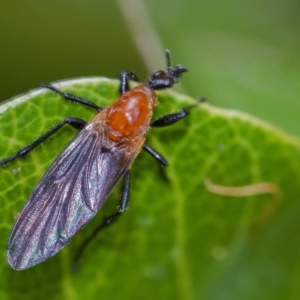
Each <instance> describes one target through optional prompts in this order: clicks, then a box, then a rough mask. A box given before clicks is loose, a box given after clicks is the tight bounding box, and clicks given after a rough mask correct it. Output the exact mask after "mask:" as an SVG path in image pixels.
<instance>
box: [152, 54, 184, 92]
mask: <svg viewBox="0 0 300 300" xmlns="http://www.w3.org/2000/svg"><path fill="white" fill-rule="evenodd" d="M165 55H166V61H167V71H164V70H158V71H155V72H154V73H152V75H151V76H150V79H149V81H148V83H147V85H148V86H150V87H151V88H152V89H154V90H161V89H166V88H170V87H172V86H173V85H174V84H175V83H176V82H178V81H179V78H180V76H181V74H182V73H185V72H187V69H186V68H184V67H183V66H181V65H177V66H175V67H174V68H172V67H171V53H170V51H169V50H166V51H165Z"/></svg>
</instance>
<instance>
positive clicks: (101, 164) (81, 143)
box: [0, 51, 190, 270]
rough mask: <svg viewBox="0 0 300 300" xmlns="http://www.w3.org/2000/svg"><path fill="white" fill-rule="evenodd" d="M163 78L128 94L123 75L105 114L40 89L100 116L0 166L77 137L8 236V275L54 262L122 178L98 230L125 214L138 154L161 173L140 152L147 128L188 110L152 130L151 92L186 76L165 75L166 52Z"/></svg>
mask: <svg viewBox="0 0 300 300" xmlns="http://www.w3.org/2000/svg"><path fill="white" fill-rule="evenodd" d="M166 58H167V70H166V71H163V70H159V71H156V72H154V73H153V74H152V75H151V77H150V80H149V82H148V83H146V84H142V85H139V86H137V87H135V88H133V89H131V90H129V84H128V81H129V79H133V80H136V79H137V78H136V75H135V74H134V73H132V72H123V73H122V74H121V83H120V93H121V96H120V98H119V99H117V100H116V101H115V102H114V103H113V104H112V105H111V106H110V107H108V108H106V109H103V108H101V107H98V106H97V105H96V104H94V103H92V102H90V101H88V100H86V99H82V98H79V97H76V96H74V95H71V94H69V93H65V92H62V91H60V90H58V89H57V88H56V87H54V86H53V85H45V87H46V88H48V89H51V90H53V91H54V92H56V93H58V94H60V95H62V96H63V97H64V98H65V99H68V100H71V101H74V102H79V103H81V104H83V105H86V106H89V107H92V108H94V109H96V110H97V111H98V114H97V115H96V117H95V118H94V119H93V120H92V122H90V123H86V122H85V121H83V120H81V119H77V118H72V117H69V118H66V119H65V120H63V121H62V122H60V123H59V124H57V125H56V126H54V127H53V128H51V129H50V130H49V131H48V132H46V133H45V134H44V135H42V136H41V137H39V138H38V139H37V140H35V141H34V142H33V143H31V144H30V145H28V146H26V147H24V148H23V149H21V150H20V151H19V152H17V153H16V154H15V155H13V156H11V157H8V158H6V159H4V160H2V161H0V166H2V165H5V164H8V163H10V162H11V161H13V160H15V159H17V158H20V157H23V156H25V155H27V154H28V153H29V152H30V151H31V150H32V149H34V148H35V147H36V146H37V145H38V144H40V143H41V142H42V141H44V140H45V139H47V138H48V137H49V136H51V135H52V134H53V133H55V132H56V131H57V130H58V129H60V128H61V127H62V126H63V125H65V124H70V125H72V126H74V127H75V128H77V129H79V130H80V132H79V134H78V135H77V136H76V137H75V138H74V139H73V141H71V143H70V144H69V145H68V146H67V147H66V149H65V150H64V151H63V152H62V153H61V154H60V155H59V156H58V158H57V159H56V160H55V161H54V162H53V164H52V165H51V166H50V168H49V170H48V171H47V172H46V174H45V175H44V177H43V178H42V179H41V181H40V182H39V184H38V185H37V187H36V188H35V189H34V191H33V193H32V195H31V196H30V199H29V200H28V202H27V204H26V205H25V207H24V208H23V210H22V212H21V213H20V215H19V217H18V219H17V221H16V223H15V225H14V228H13V230H12V233H11V236H10V239H9V242H8V252H7V258H8V262H9V264H10V265H11V266H12V268H14V269H17V270H21V269H26V268H29V267H31V266H34V265H36V264H38V263H40V262H42V261H44V260H46V259H47V258H49V257H51V256H53V255H54V254H56V253H57V252H58V251H59V250H60V249H61V248H62V247H64V245H65V244H66V243H68V242H69V241H70V239H71V238H72V236H73V235H75V233H76V232H77V231H78V230H79V229H80V228H81V227H82V226H83V225H84V224H85V223H86V222H88V221H89V220H90V219H92V218H93V217H94V215H95V214H96V213H97V211H98V210H99V209H100V208H101V206H102V205H103V204H104V202H105V199H106V197H107V196H108V195H109V193H110V192H111V190H112V188H113V187H114V185H115V184H116V183H117V181H118V180H119V179H120V177H122V176H123V177H124V182H123V189H122V193H121V197H120V202H119V207H118V211H117V212H116V213H115V214H113V215H112V216H110V217H108V218H106V219H105V220H104V223H103V224H102V225H101V226H99V229H102V228H104V227H105V226H107V225H109V224H111V223H112V222H113V221H115V220H116V219H117V218H118V217H119V216H120V215H121V214H122V213H123V212H124V211H125V209H126V207H127V203H128V198H129V169H130V167H131V164H132V162H133V161H134V159H135V158H136V156H137V155H138V154H139V152H140V151H141V149H145V150H146V151H147V152H149V153H150V154H151V155H152V156H153V157H154V158H156V159H157V160H158V161H159V162H160V164H161V165H163V166H166V165H167V161H166V159H165V158H164V157H163V156H162V155H161V154H159V153H158V152H156V151H155V150H154V149H152V148H151V147H150V146H149V145H146V144H144V142H145V135H146V132H147V131H148V129H149V128H150V126H167V125H170V124H173V123H175V122H177V121H179V120H180V119H182V118H184V117H185V116H186V115H187V114H188V112H189V109H190V108H189V107H188V108H185V109H183V110H181V111H179V112H177V113H174V114H169V115H166V116H163V117H161V118H159V119H157V120H154V121H153V122H151V117H152V112H153V109H154V106H155V104H156V95H155V90H159V89H164V88H169V87H172V86H173V85H174V84H175V83H176V82H178V80H179V77H180V76H181V75H182V73H184V72H186V71H187V70H186V69H185V68H184V67H182V66H180V65H178V66H176V67H175V68H172V67H171V64H170V54H169V52H168V51H166Z"/></svg>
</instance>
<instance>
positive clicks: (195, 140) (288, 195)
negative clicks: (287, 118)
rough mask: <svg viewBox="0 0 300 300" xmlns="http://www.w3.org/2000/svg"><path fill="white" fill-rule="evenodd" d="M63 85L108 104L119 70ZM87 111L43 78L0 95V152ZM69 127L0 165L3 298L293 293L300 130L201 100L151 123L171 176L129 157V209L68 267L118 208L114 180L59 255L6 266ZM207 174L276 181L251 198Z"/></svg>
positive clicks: (163, 102)
mask: <svg viewBox="0 0 300 300" xmlns="http://www.w3.org/2000/svg"><path fill="white" fill-rule="evenodd" d="M59 86H60V87H61V88H63V89H66V90H68V91H69V92H72V93H74V94H76V95H77V96H81V97H84V98H86V99H89V100H91V101H94V102H96V103H98V104H99V105H103V106H106V105H108V104H109V103H111V102H112V101H113V99H115V98H116V97H117V90H118V81H113V80H108V79H104V78H83V79H78V80H70V81H64V82H60V83H59ZM159 102H160V103H159V105H157V107H156V112H155V116H160V115H162V114H165V113H168V112H174V111H177V110H179V109H180V108H182V107H184V106H186V105H189V104H191V103H195V100H193V99H191V98H189V97H187V96H183V95H179V94H176V93H174V92H171V91H164V92H161V93H159ZM94 115H95V113H94V111H92V110H91V109H88V108H84V107H82V106H81V105H79V104H73V103H68V102H66V101H64V100H61V97H60V96H58V95H56V94H54V93H53V92H51V91H46V90H43V89H38V90H34V91H32V92H30V93H27V94H25V95H23V96H19V97H17V98H15V99H12V100H11V101H9V102H7V103H5V104H3V105H2V106H0V159H3V158H5V157H7V156H10V155H13V154H14V153H15V152H16V151H17V150H18V149H20V148H21V147H23V146H24V145H27V144H28V143H30V142H31V141H33V140H34V139H35V138H36V137H38V136H39V135H40V134H42V133H43V132H45V131H46V130H47V129H48V128H49V127H51V126H53V125H54V124H56V123H57V122H58V121H60V120H62V119H63V118H64V117H66V116H75V117H80V118H83V119H85V120H89V119H91V118H92V117H93V116H94ZM75 134H76V132H75V130H73V129H72V128H69V127H67V126H66V127H65V128H63V129H62V130H60V131H59V132H58V133H57V134H55V136H53V137H52V138H50V139H49V141H46V142H44V143H43V145H42V146H40V147H38V149H36V150H34V151H33V152H32V153H30V155H28V157H26V159H23V160H18V161H15V162H13V163H11V164H9V165H7V166H5V167H2V168H1V169H0V183H1V189H0V203H1V206H0V207H1V209H0V213H1V218H0V220H1V221H0V230H1V233H0V236H1V239H0V249H2V250H0V251H1V253H2V256H1V260H0V272H1V282H0V298H1V299H98V298H99V297H101V299H122V300H125V299H143V300H144V299H155V298H158V299H185V300H186V299H222V300H223V299H264V300H266V299H283V298H285V299H298V297H299V294H300V291H299V290H300V288H299V283H298V280H297V278H298V276H299V265H298V264H299V263H300V261H299V258H298V257H299V255H298V254H299V250H300V239H299V237H298V235H299V234H298V233H299V229H300V218H299V214H300V201H299V195H300V175H299V170H300V141H299V140H298V139H297V138H294V137H291V136H289V135H287V134H285V133H284V132H282V131H280V130H278V129H277V128H275V127H273V126H271V125H269V124H267V123H264V122H262V121H259V120H257V119H255V118H252V117H251V116H248V115H245V114H242V113H239V112H236V111H232V110H223V109H218V108H215V107H213V106H211V105H209V104H205V103H204V104H199V105H197V107H196V108H195V109H194V110H192V111H191V113H190V116H189V117H188V118H186V119H184V120H182V121H181V122H179V123H177V124H175V125H173V126H170V127H168V128H155V129H152V130H151V131H150V132H149V134H148V138H147V139H148V140H147V142H148V143H149V144H150V145H152V146H153V147H155V148H156V149H157V150H158V151H159V152H161V153H163V154H164V155H165V156H166V158H168V160H169V162H170V166H169V167H168V168H167V170H166V174H167V177H168V180H166V178H165V177H164V176H163V174H162V172H161V169H160V167H159V166H158V164H156V163H155V162H153V159H152V158H151V157H150V156H149V155H148V154H147V153H146V154H145V153H143V152H142V153H141V154H140V155H139V157H138V158H137V159H136V161H135V163H134V164H133V167H132V189H131V199H130V207H129V209H128V210H127V212H126V213H125V214H124V216H122V218H120V220H119V221H118V222H117V223H116V224H114V225H113V226H112V227H110V228H108V229H107V230H105V231H103V232H101V234H99V235H98V236H97V237H95V239H94V240H93V241H92V242H91V244H89V245H88V247H87V248H86V250H85V252H84V253H83V255H82V256H81V258H80V261H79V262H78V264H77V266H76V268H74V265H73V258H74V256H75V255H76V253H77V251H78V249H79V247H80V245H81V242H82V241H83V240H84V239H85V238H86V237H87V236H88V235H89V234H90V233H91V232H92V231H93V228H95V227H96V226H97V225H98V224H99V222H100V221H101V220H102V219H103V217H104V216H107V215H108V214H110V213H112V212H114V210H115V208H116V206H117V202H118V194H119V187H120V186H119V185H118V186H117V187H116V188H115V190H114V192H113V193H112V194H111V195H110V196H109V197H108V198H109V199H108V200H109V201H108V202H107V204H106V205H105V206H104V208H103V209H102V210H101V211H100V212H99V213H98V214H97V217H96V218H95V219H94V220H92V221H91V222H90V223H89V224H88V225H87V226H86V227H85V228H84V229H83V230H81V231H80V232H78V234H77V235H76V236H75V238H74V239H73V240H72V242H71V243H70V244H69V245H67V246H66V247H65V248H64V249H63V250H62V251H61V252H60V253H59V254H58V255H56V256H54V257H53V258H51V259H49V260H47V261H46V262H44V263H42V264H40V265H38V266H35V267H33V268H31V269H28V270H25V271H21V272H18V271H14V270H12V269H11V268H10V267H9V266H8V265H7V262H6V260H5V247H6V243H7V239H8V236H9V232H10V230H11V228H12V226H13V223H14V218H15V217H16V215H17V214H18V212H19V211H20V210H21V208H22V207H23V205H24V204H25V203H26V199H28V197H29V195H30V193H31V191H32V189H33V188H34V186H35V185H36V184H37V182H38V181H39V179H40V178H41V176H42V174H43V173H44V172H45V170H46V169H47V166H49V164H50V163H51V162H52V161H53V160H54V159H55V157H56V156H57V155H58V153H60V151H61V150H62V149H63V148H64V147H65V145H66V144H67V143H68V142H69V141H70V139H72V137H73V136H74V135H75ZM207 179H210V180H211V181H212V182H213V183H214V184H218V185H222V186H224V187H226V186H227V187H228V186H235V187H239V186H240V187H241V186H249V185H251V184H258V183H263V182H267V183H269V185H271V186H272V187H274V186H275V187H276V189H278V190H279V191H280V192H276V191H275V192H271V193H268V192H270V191H268V189H266V190H265V193H262V194H260V195H256V196H255V195H254V194H255V193H256V190H255V188H254V189H253V196H248V197H233V196H232V197H229V196H226V195H217V194H216V193H214V192H210V191H209V190H208V187H207V186H206V185H205V182H206V181H207ZM250 190H251V188H250ZM250 194H251V192H250Z"/></svg>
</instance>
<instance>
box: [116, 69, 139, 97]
mask: <svg viewBox="0 0 300 300" xmlns="http://www.w3.org/2000/svg"><path fill="white" fill-rule="evenodd" d="M130 79H131V80H134V81H138V77H137V75H136V74H135V73H133V72H130V71H124V72H122V73H121V74H120V87H119V93H120V94H121V95H122V94H124V93H125V92H127V91H129V89H130V87H129V80H130Z"/></svg>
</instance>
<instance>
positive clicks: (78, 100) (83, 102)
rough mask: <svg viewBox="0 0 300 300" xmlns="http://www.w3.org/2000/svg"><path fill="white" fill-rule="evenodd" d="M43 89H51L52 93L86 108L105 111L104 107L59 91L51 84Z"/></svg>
mask: <svg viewBox="0 0 300 300" xmlns="http://www.w3.org/2000/svg"><path fill="white" fill-rule="evenodd" d="M41 87H44V88H46V89H49V90H51V91H53V92H55V93H57V94H59V95H61V96H62V97H63V98H64V99H66V100H69V101H73V102H77V103H80V104H83V105H85V106H88V107H91V108H93V109H96V110H97V111H100V110H102V109H103V108H102V107H100V106H98V105H97V104H95V103H94V102H92V101H89V100H87V99H83V98H80V97H77V96H75V95H73V94H70V93H68V92H63V91H61V90H59V89H58V88H56V87H55V86H54V85H52V84H50V83H47V84H42V85H41Z"/></svg>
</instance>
